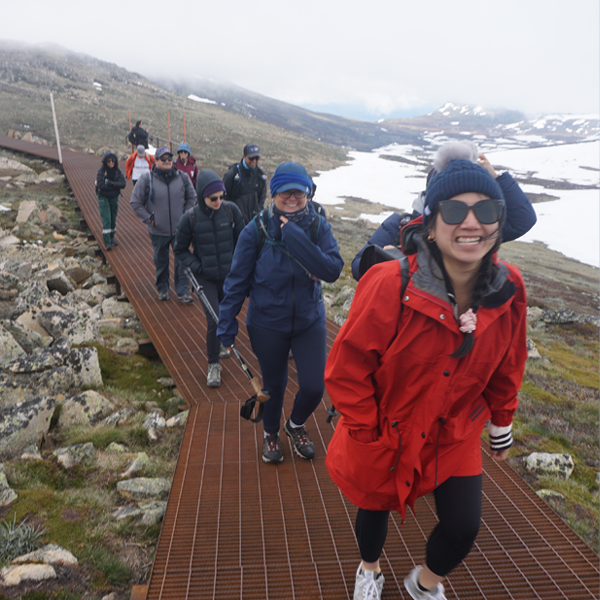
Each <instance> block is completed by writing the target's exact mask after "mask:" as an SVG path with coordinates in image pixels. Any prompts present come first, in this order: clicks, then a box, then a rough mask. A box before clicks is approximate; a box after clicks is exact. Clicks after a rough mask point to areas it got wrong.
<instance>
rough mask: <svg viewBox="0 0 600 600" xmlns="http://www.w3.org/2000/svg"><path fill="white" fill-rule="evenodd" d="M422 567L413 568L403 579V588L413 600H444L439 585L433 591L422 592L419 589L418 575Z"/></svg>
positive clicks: (442, 588)
mask: <svg viewBox="0 0 600 600" xmlns="http://www.w3.org/2000/svg"><path fill="white" fill-rule="evenodd" d="M422 568H423V567H421V566H418V567H415V568H414V569H413V570H412V571H411V572H410V573H409V574H408V575H407V576H406V577H405V579H404V587H405V588H406V591H407V592H408V593H409V594H410V597H411V598H412V599H413V600H446V596H445V595H444V586H443V585H442V584H441V583H438V584H437V587H436V588H435V589H433V590H429V591H427V592H424V591H423V590H421V589H420V588H419V573H420V572H421V569H422Z"/></svg>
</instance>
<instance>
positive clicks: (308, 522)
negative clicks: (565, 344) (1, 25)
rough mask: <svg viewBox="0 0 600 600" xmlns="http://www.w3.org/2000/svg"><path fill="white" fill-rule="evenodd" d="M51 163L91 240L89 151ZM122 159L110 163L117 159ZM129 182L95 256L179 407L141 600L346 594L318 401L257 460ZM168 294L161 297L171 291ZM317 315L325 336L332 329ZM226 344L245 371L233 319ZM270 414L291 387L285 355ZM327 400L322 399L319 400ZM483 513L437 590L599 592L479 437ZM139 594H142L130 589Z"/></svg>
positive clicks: (546, 597)
mask: <svg viewBox="0 0 600 600" xmlns="http://www.w3.org/2000/svg"><path fill="white" fill-rule="evenodd" d="M0 145H2V146H4V147H7V148H12V149H14V150H20V151H23V152H28V153H30V154H34V155H37V156H44V157H46V158H51V159H56V158H57V156H56V149H55V148H51V147H45V146H39V145H36V144H30V143H26V142H21V141H18V140H12V139H9V138H0ZM63 161H64V170H65V174H66V176H67V178H68V181H69V184H70V186H71V188H72V189H73V192H74V194H75V197H76V199H77V202H78V203H79V205H80V207H81V209H82V212H83V215H84V217H85V219H86V221H87V223H88V225H89V226H90V228H91V230H92V232H93V233H94V235H95V236H96V238H97V239H99V240H101V237H102V236H101V233H100V232H101V224H100V218H99V214H98V207H97V199H96V196H95V193H94V186H93V182H94V178H95V174H96V171H97V169H98V167H99V163H100V160H99V158H98V157H94V156H91V157H90V156H88V155H81V154H76V153H72V152H65V153H64V156H63ZM121 166H122V165H121ZM130 192H131V184H129V183H128V187H127V188H126V190H125V193H124V197H122V200H121V202H120V206H119V217H118V223H117V239H118V240H119V242H120V245H119V247H118V248H116V249H113V251H112V252H110V253H107V255H106V258H107V260H108V262H109V264H110V265H111V267H112V269H113V271H114V272H115V274H116V276H117V278H118V279H119V282H120V283H121V286H122V287H123V289H124V291H125V293H126V294H127V296H128V298H129V300H130V301H131V303H132V305H133V307H134V308H135V310H136V312H137V314H138V315H139V317H140V319H141V320H142V323H143V325H144V327H145V329H146V331H147V332H148V334H149V335H150V336H151V338H152V340H153V342H154V345H155V347H156V349H157V350H158V352H159V354H160V356H161V358H162V360H163V361H164V363H165V364H166V366H167V367H168V369H169V371H170V373H171V375H172V377H173V379H174V380H175V382H176V383H177V386H178V388H179V389H180V390H181V392H182V393H183V395H184V397H185V400H186V402H187V403H188V404H189V405H190V416H189V419H188V423H187V426H186V429H185V434H184V438H183V442H182V445H181V449H180V453H179V460H178V463H177V468H176V471H175V475H174V478H173V485H172V488H171V493H170V496H169V502H168V506H167V512H166V515H165V517H164V521H163V525H162V530H161V534H160V539H159V543H158V546H157V550H156V556H155V561H154V566H153V569H152V575H151V579H150V582H149V585H148V588H147V590H143V589H137V590H136V594H137V595H136V598H137V597H140V598H143V597H146V598H147V599H148V600H150V599H152V600H154V599H157V600H158V599H161V600H169V599H173V600H183V599H188V598H189V599H199V600H204V599H215V600H216V599H222V600H225V599H227V600H230V599H238V598H239V599H242V600H264V599H269V600H289V599H294V600H316V599H323V600H333V599H336V600H337V599H350V598H352V593H353V589H354V572H355V571H356V567H357V565H358V563H359V555H358V549H357V545H356V542H355V539H354V533H353V525H354V517H355V514H356V509H355V507H354V506H353V505H351V504H350V503H349V502H347V501H346V500H345V498H344V497H343V496H342V495H341V494H340V492H339V491H338V489H337V488H336V487H335V485H334V484H333V483H332V482H331V480H330V479H329V476H328V474H327V471H326V468H325V461H324V457H325V453H326V448H327V444H328V443H329V440H330V439H331V435H332V433H333V426H332V425H329V424H327V423H326V422H325V417H326V414H325V407H324V405H323V404H322V405H321V406H320V407H319V409H317V411H316V412H315V414H314V415H313V417H311V420H310V421H309V423H308V429H309V431H310V433H311V436H312V438H313V440H314V442H315V445H316V447H317V457H316V458H315V459H314V460H312V461H304V460H301V459H298V458H297V457H295V455H294V454H293V452H292V449H291V446H290V445H289V442H288V439H287V438H286V437H285V436H284V439H283V442H284V444H283V447H284V454H285V460H284V462H283V463H282V464H281V465H278V466H274V465H266V464H264V463H263V462H262V460H261V455H260V452H261V449H262V429H261V428H257V427H255V426H254V425H252V424H250V423H249V422H246V421H244V422H242V421H241V420H240V418H239V409H240V401H244V400H245V399H246V398H247V397H248V396H249V395H250V393H249V391H248V390H249V388H248V386H247V382H246V379H245V377H244V376H243V374H242V373H241V370H240V369H239V367H238V366H237V365H236V364H234V362H233V360H226V361H222V365H223V373H222V375H223V385H222V386H221V387H220V388H216V389H215V388H213V389H210V388H207V387H206V385H205V381H206V369H207V364H206V363H207V361H206V355H205V348H206V345H205V334H206V323H205V319H204V314H203V312H202V310H201V308H200V305H199V303H198V302H197V301H196V302H195V303H194V304H193V305H184V304H181V303H179V302H178V301H177V300H171V301H169V302H159V301H158V300H157V298H156V293H155V290H154V285H153V282H154V265H153V262H152V251H151V245H150V241H149V239H148V235H147V232H146V230H145V227H144V226H143V225H142V224H141V223H140V222H139V220H138V219H137V217H136V216H135V215H134V213H133V211H132V210H131V208H130V206H129V202H128V201H129V195H130ZM171 291H172V296H173V297H175V298H176V296H175V294H174V293H173V290H171ZM337 330H338V328H337V326H336V325H334V324H333V323H331V322H328V344H329V345H331V343H332V342H333V340H334V338H335V335H336V333H337ZM237 344H238V346H239V347H240V350H241V351H242V354H243V355H244V357H245V358H246V359H247V360H248V361H249V363H250V365H251V368H252V367H253V368H254V370H255V371H258V368H257V364H256V361H255V360H254V357H253V354H252V352H251V350H250V345H249V341H248V337H247V335H246V331H245V327H243V326H242V327H240V335H239V336H238V339H237ZM289 366H290V384H289V386H288V392H287V396H286V402H285V405H284V412H288V411H289V409H290V408H291V401H292V398H293V395H294V393H295V392H296V390H297V380H296V372H295V368H294V363H293V361H291V362H290V363H289ZM325 401H326V402H328V401H329V399H328V398H327V396H326V398H325ZM483 464H484V480H483V495H484V498H483V519H482V525H481V529H480V533H479V536H478V538H477V541H476V546H475V547H474V548H473V550H472V552H471V553H470V555H469V556H468V558H467V560H466V561H465V563H464V564H463V565H461V566H460V567H459V568H457V569H456V570H455V571H454V572H453V573H452V574H451V575H450V578H449V580H448V582H447V584H446V595H447V597H448V599H449V600H451V599H456V598H459V599H461V600H467V599H483V598H485V599H486V600H504V599H515V600H529V599H538V600H593V599H598V598H599V595H600V586H599V577H600V570H599V568H598V556H597V555H596V554H595V553H594V552H592V551H591V550H590V549H589V548H588V547H587V546H586V545H585V544H584V543H583V542H582V541H581V540H580V539H579V538H578V537H577V536H576V535H575V534H574V533H573V531H572V530H571V529H570V528H568V527H567V526H566V525H565V524H564V523H563V522H562V520H561V519H560V518H559V517H558V516H556V514H555V513H554V512H553V511H552V510H551V509H550V508H548V506H547V505H545V504H544V503H543V502H542V501H541V500H540V499H539V498H538V497H537V495H536V494H535V493H534V492H533V491H532V490H531V488H529V487H528V486H527V485H526V484H525V483H524V482H523V481H522V480H521V478H520V477H519V476H518V475H516V474H515V473H514V471H512V469H510V467H508V466H506V465H498V464H497V463H495V462H494V461H492V460H491V459H490V458H489V456H488V455H487V453H486V452H485V448H484V460H483ZM416 509H417V518H414V517H413V516H412V515H410V513H409V515H408V517H407V519H406V523H405V524H404V527H402V528H401V526H400V521H399V518H398V517H395V518H393V519H392V520H391V521H390V530H389V535H388V539H387V542H386V546H385V554H384V556H383V557H382V568H383V570H384V574H385V577H386V584H385V590H384V593H383V598H384V599H385V600H392V599H400V598H401V599H405V600H408V595H407V593H406V592H405V591H404V587H403V585H402V580H403V578H404V576H405V574H406V573H407V572H408V571H409V570H410V568H412V566H413V565H415V564H419V563H420V562H421V561H422V559H423V553H424V545H425V540H426V538H427V535H428V534H429V532H430V531H431V529H432V528H433V527H434V524H435V522H436V517H435V506H434V503H433V497H432V496H427V497H425V498H421V499H420V500H419V501H418V502H417V505H416ZM144 594H145V595H144Z"/></svg>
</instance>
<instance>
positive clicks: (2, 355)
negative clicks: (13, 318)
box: [0, 325, 25, 367]
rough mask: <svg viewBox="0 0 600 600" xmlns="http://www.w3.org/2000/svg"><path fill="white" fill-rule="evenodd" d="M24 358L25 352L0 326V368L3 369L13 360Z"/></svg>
mask: <svg viewBox="0 0 600 600" xmlns="http://www.w3.org/2000/svg"><path fill="white" fill-rule="evenodd" d="M21 356H25V351H24V350H23V348H21V346H19V344H18V343H17V341H16V340H15V338H14V337H13V336H12V335H11V334H10V332H8V331H7V330H6V329H5V328H4V326H3V325H0V367H5V366H7V365H8V364H9V363H11V362H12V361H13V360H15V359H17V358H19V357H21Z"/></svg>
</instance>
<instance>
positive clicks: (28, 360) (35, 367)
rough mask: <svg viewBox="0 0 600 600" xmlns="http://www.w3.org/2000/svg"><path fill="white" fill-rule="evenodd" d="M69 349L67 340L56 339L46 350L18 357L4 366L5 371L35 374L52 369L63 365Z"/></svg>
mask: <svg viewBox="0 0 600 600" xmlns="http://www.w3.org/2000/svg"><path fill="white" fill-rule="evenodd" d="M70 349H71V345H70V343H69V340H68V339H67V338H64V337H62V338H58V339H57V340H55V341H54V343H53V344H52V346H50V348H48V350H43V351H42V352H39V353H38V354H27V355H25V356H22V357H19V358H17V359H16V360H13V361H12V362H11V363H9V364H8V365H6V369H7V370H9V371H10V372H11V373H35V372H38V371H45V370H46V369H52V368H55V367H58V366H60V365H62V364H64V362H65V360H66V358H67V356H68V355H69V351H70Z"/></svg>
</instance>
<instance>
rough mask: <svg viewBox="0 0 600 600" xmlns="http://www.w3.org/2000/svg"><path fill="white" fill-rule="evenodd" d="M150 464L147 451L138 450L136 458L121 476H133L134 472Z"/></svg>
mask: <svg viewBox="0 0 600 600" xmlns="http://www.w3.org/2000/svg"><path fill="white" fill-rule="evenodd" d="M149 464H150V459H149V458H148V455H147V454H146V453H145V452H138V454H137V457H136V459H135V460H134V461H133V462H132V463H131V464H130V465H129V468H128V469H127V470H126V471H125V472H124V473H123V474H122V475H121V477H131V476H132V475H133V474H134V473H138V472H139V471H141V470H142V469H144V468H145V467H147V466H148V465H149Z"/></svg>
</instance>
